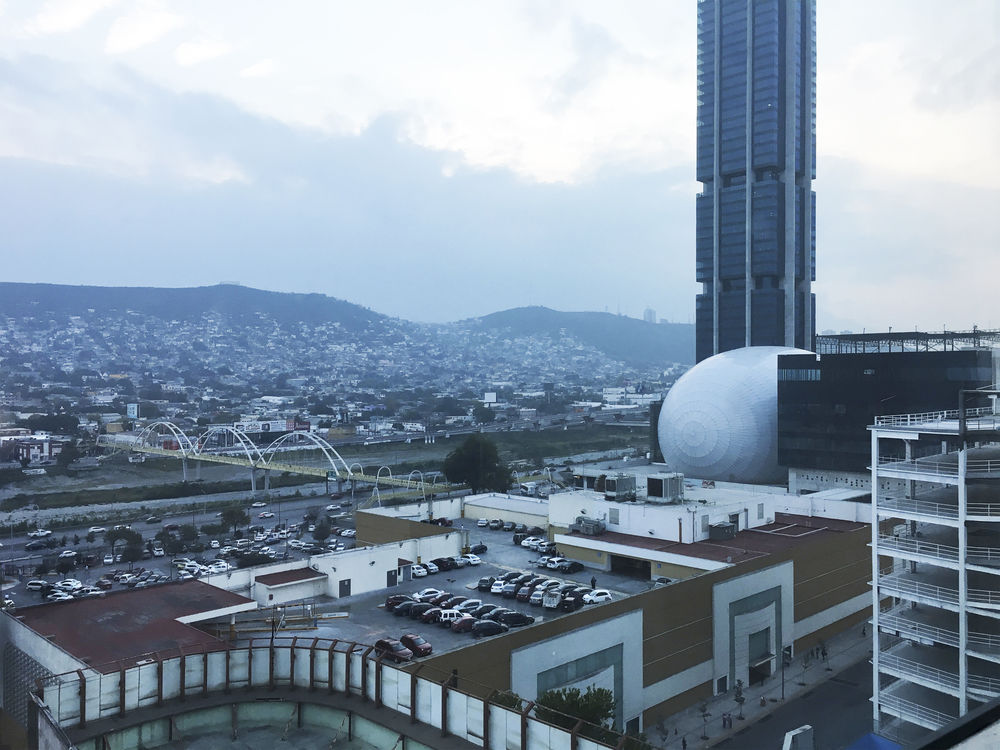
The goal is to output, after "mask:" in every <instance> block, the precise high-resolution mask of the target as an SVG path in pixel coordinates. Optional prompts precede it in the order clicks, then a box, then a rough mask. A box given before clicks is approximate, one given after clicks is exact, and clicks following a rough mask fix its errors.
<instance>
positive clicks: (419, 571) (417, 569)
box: [410, 563, 427, 578]
mask: <svg viewBox="0 0 1000 750" xmlns="http://www.w3.org/2000/svg"><path fill="white" fill-rule="evenodd" d="M410 575H412V576H413V577H414V578H423V577H424V576H426V575H427V568H425V567H424V566H423V565H420V564H419V563H414V564H413V565H411V566H410Z"/></svg>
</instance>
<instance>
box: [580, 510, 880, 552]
mask: <svg viewBox="0 0 1000 750" xmlns="http://www.w3.org/2000/svg"><path fill="white" fill-rule="evenodd" d="M865 527H867V524H864V523H858V522H855V521H841V520H839V519H835V518H821V517H818V516H799V515H794V514H792V513H776V514H775V517H774V523H770V524H767V525H766V526H758V527H756V528H753V529H746V530H744V531H740V532H739V533H737V534H736V535H735V536H734V537H733V538H732V539H719V540H704V541H699V542H694V543H690V542H688V543H684V542H673V541H668V540H664V539H653V538H650V537H642V536H636V535H633V534H619V533H617V532H613V531H612V532H606V533H604V534H601V535H599V536H589V535H586V534H580V533H579V532H575V531H574V532H571V533H570V534H567V535H566V536H570V537H574V538H579V539H580V541H581V543H585V542H586V541H589V540H593V541H599V542H606V543H610V544H620V545H623V546H626V547H634V548H636V549H637V550H652V551H656V552H667V553H670V554H673V555H682V556H684V557H689V558H692V559H694V560H709V561H711V562H716V563H720V562H721V563H731V564H734V565H736V564H739V563H741V562H746V561H747V560H753V559H755V558H758V557H765V556H767V555H770V554H774V553H779V552H784V551H785V550H787V549H790V548H792V547H795V546H797V545H799V544H804V543H807V542H809V541H812V540H814V539H817V538H821V537H829V536H831V535H834V534H840V533H843V532H847V531H855V530H858V529H863V528H865Z"/></svg>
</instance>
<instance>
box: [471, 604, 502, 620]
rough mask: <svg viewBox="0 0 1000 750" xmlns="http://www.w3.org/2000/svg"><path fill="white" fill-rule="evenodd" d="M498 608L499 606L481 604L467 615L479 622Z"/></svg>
mask: <svg viewBox="0 0 1000 750" xmlns="http://www.w3.org/2000/svg"><path fill="white" fill-rule="evenodd" d="M499 606H500V605H499V604H483V605H482V606H481V607H476V608H475V609H474V610H472V611H471V612H470V613H469V614H470V615H472V616H473V617H475V618H476V619H477V620H479V619H482V618H483V617H485V616H486V615H488V614H489V613H490V612H492V611H493V610H494V609H497V608H499Z"/></svg>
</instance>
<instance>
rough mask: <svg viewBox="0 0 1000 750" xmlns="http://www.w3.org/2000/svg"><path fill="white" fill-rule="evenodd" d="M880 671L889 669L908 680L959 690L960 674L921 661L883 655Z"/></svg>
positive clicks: (880, 655) (881, 656)
mask: <svg viewBox="0 0 1000 750" xmlns="http://www.w3.org/2000/svg"><path fill="white" fill-rule="evenodd" d="M878 665H879V669H880V670H881V669H888V670H892V671H893V672H896V673H897V674H899V675H901V676H903V677H906V678H908V679H917V680H924V681H925V682H929V683H931V685H933V686H935V687H944V688H947V689H949V690H958V674H957V673H956V672H949V671H948V670H946V669H937V668H936V667H928V666H927V665H926V664H922V663H921V662H919V661H913V659H905V658H903V657H902V656H896V655H895V654H889V653H885V652H883V653H881V654H879V656H878Z"/></svg>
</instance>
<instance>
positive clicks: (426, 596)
mask: <svg viewBox="0 0 1000 750" xmlns="http://www.w3.org/2000/svg"><path fill="white" fill-rule="evenodd" d="M443 593H444V592H443V591H442V590H441V589H432V588H427V589H423V590H421V591H418V592H417V593H416V594H414V595H413V600H414V601H416V602H427V601H430V600H431V599H433V598H434V597H435V596H438V595H439V594H443Z"/></svg>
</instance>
